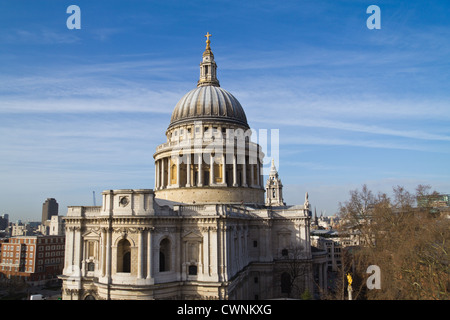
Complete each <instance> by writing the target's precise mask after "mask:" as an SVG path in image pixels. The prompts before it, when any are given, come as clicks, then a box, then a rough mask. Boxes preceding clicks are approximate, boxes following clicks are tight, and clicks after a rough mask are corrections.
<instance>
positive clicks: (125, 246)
mask: <svg viewBox="0 0 450 320" xmlns="http://www.w3.org/2000/svg"><path fill="white" fill-rule="evenodd" d="M130 271H131V245H130V242H129V241H128V240H127V239H122V240H120V241H119V244H118V245H117V272H127V273H129V272H130Z"/></svg>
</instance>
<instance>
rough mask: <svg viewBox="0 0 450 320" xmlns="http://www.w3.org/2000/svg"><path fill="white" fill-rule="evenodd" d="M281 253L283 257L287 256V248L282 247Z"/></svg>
mask: <svg viewBox="0 0 450 320" xmlns="http://www.w3.org/2000/svg"><path fill="white" fill-rule="evenodd" d="M281 255H282V256H283V257H287V256H288V249H283V250H281Z"/></svg>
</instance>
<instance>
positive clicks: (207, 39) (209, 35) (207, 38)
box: [205, 32, 212, 41]
mask: <svg viewBox="0 0 450 320" xmlns="http://www.w3.org/2000/svg"><path fill="white" fill-rule="evenodd" d="M211 36H212V34H210V33H209V32H207V33H206V35H205V37H206V41H209V37H211Z"/></svg>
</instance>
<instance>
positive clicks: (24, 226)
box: [11, 221, 33, 237]
mask: <svg viewBox="0 0 450 320" xmlns="http://www.w3.org/2000/svg"><path fill="white" fill-rule="evenodd" d="M31 235H33V230H32V228H31V225H30V224H28V223H22V222H21V221H17V222H16V223H15V224H13V225H12V228H11V237H18V236H31Z"/></svg>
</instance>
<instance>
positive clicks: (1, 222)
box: [0, 213, 9, 230]
mask: <svg viewBox="0 0 450 320" xmlns="http://www.w3.org/2000/svg"><path fill="white" fill-rule="evenodd" d="M8 226H9V215H8V214H6V213H5V214H2V215H1V216H0V230H6V229H7V228H8Z"/></svg>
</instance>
